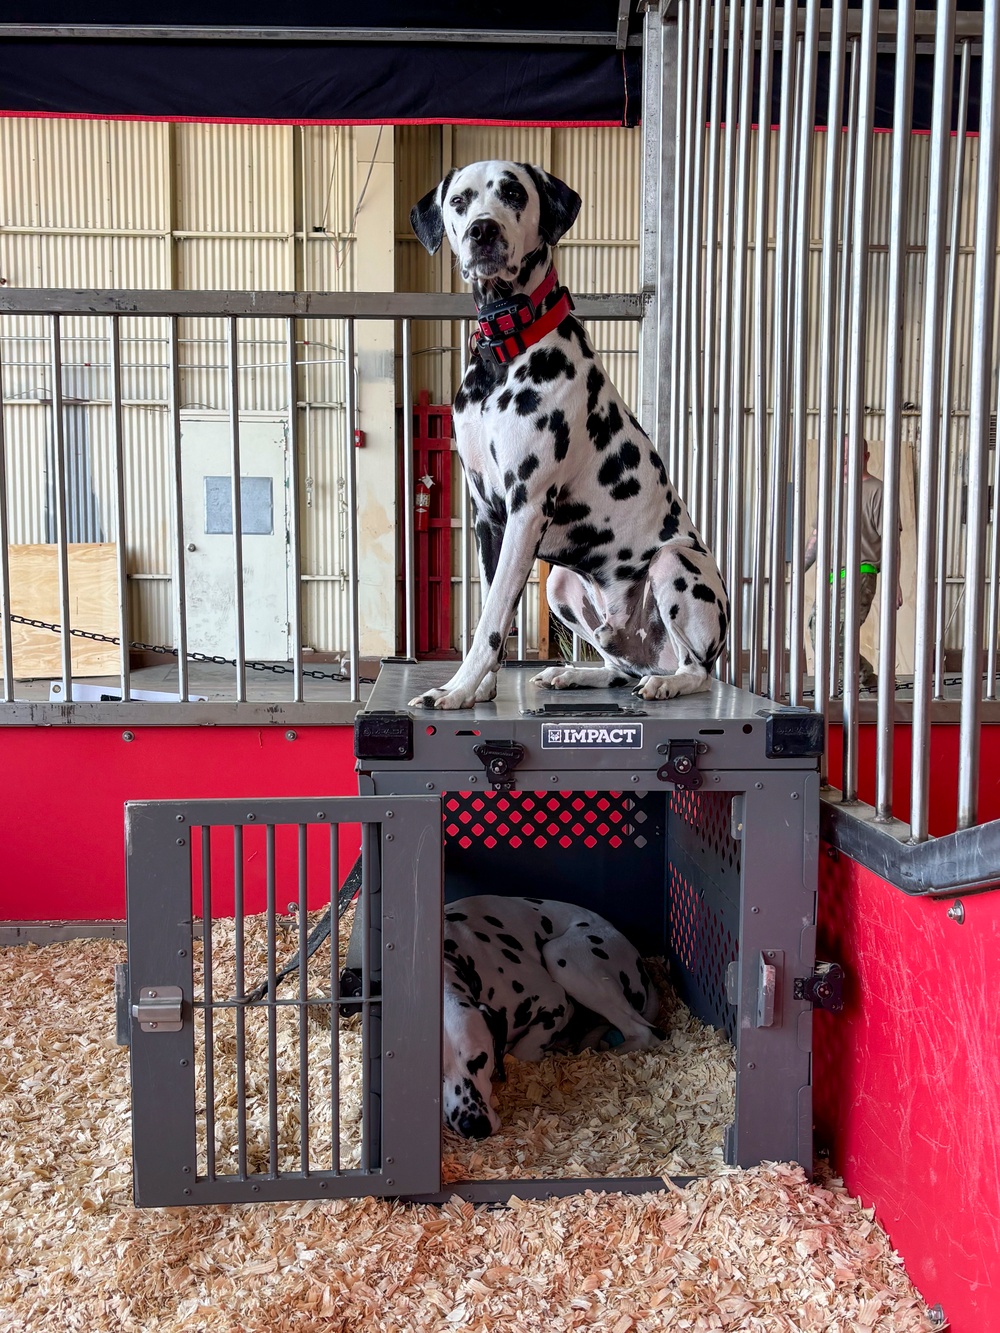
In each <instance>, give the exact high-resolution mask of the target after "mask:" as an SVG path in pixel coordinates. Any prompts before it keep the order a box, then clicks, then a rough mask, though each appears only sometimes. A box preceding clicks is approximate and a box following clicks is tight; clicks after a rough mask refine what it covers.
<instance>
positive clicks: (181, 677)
mask: <svg viewBox="0 0 1000 1333" xmlns="http://www.w3.org/2000/svg"><path fill="white" fill-rule="evenodd" d="M177 318H178V317H177V316H176V315H171V316H170V350H169V366H168V378H169V385H168V390H167V392H168V396H169V400H170V401H169V415H170V441H171V459H172V463H173V488H174V491H173V501H174V506H173V523H174V531H173V545H174V621H175V625H176V635H177V694H178V698H179V699H180V701H181V703H186V702H187V698H188V694H189V693H190V688H191V687H190V677H189V672H188V633H187V579H186V576H185V568H184V460H183V457H182V448H181V367H180V348H179V339H178V330H177Z"/></svg>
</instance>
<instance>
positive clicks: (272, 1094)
mask: <svg viewBox="0 0 1000 1333" xmlns="http://www.w3.org/2000/svg"><path fill="white" fill-rule="evenodd" d="M264 835H265V873H266V876H267V899H266V903H267V905H266V914H267V927H266V928H267V1161H268V1167H267V1174H268V1176H269V1177H270V1179H272V1180H274V1179H275V1178H276V1177H277V1175H278V1165H279V1163H278V992H277V988H276V985H275V978H276V976H277V972H278V946H277V912H278V904H277V877H276V874H275V856H274V841H275V839H274V825H273V824H268V825H267V826H266V828H265V830H264Z"/></svg>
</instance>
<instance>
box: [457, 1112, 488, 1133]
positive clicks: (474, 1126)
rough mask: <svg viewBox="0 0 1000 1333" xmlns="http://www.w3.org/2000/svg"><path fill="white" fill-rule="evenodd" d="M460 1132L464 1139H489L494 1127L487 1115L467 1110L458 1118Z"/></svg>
mask: <svg viewBox="0 0 1000 1333" xmlns="http://www.w3.org/2000/svg"><path fill="white" fill-rule="evenodd" d="M458 1132H459V1134H461V1135H462V1137H463V1138H464V1139H488V1138H489V1136H490V1134H492V1132H493V1128H492V1126H491V1125H490V1122H489V1118H488V1117H487V1116H485V1115H481V1114H477V1113H475V1112H472V1111H467V1112H466V1113H465V1115H462V1116H459V1118H458Z"/></svg>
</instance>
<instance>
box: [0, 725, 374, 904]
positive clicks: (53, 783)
mask: <svg viewBox="0 0 1000 1333" xmlns="http://www.w3.org/2000/svg"><path fill="white" fill-rule="evenodd" d="M134 734H135V740H133V741H123V740H122V728H120V727H117V728H113V729H112V728H109V727H23V728H22V727H5V728H4V729H3V732H2V735H0V797H2V803H0V820H2V828H3V833H2V857H0V921H58V920H70V921H101V920H122V919H123V918H124V916H125V836H124V831H125V822H124V821H125V816H124V809H125V802H126V801H142V800H188V799H195V798H199V797H212V798H215V797H228V796H246V797H265V796H356V795H357V792H358V784H357V778H356V776H355V773H354V752H353V751H354V745H353V732H352V730H351V728H349V727H300V728H297V739H296V740H294V741H289V740H286V739H285V728H283V727H270V728H260V729H258V728H254V727H138V728H135V731H134ZM218 837H219V841H220V846H219V848H217V849H214V852H215V855H214V857H213V861H214V862H215V863H216V864H217V865H218V868H219V875H220V883H222V887H223V888H224V883H223V881H224V869H223V866H224V852H223V850H222V841H223V839H222V835H218ZM287 841H288V840H287V839H286V838H281V839H280V840H279V845H278V854H279V857H285V858H287V857H290V856H291V855H292V854H293V853H292V850H291V849H290V846H286V843H287ZM253 851H254V847H253V843H252V839H251V842H250V843H249V844H248V857H249V856H252V854H253ZM356 851H357V837H356V836H355V837H354V838H353V840H352V838H351V836H350V835H349V834H348V833H347V831H346V830H345V837H344V839H343V840H342V845H341V848H340V863H341V869H342V871H343V872H344V873H346V870H348V869H350V866H351V864H352V863H353V860H354V856H355V855H356ZM310 852H311V862H312V865H313V867H314V870H312V871H311V872H310V880H311V882H312V883H313V885H314V888H313V889H312V898H313V901H312V902H311V903H310V906H313V905H315V899H316V895H317V894H318V893H319V892H320V881H321V879H322V869H321V863H322V852H321V849H320V847H319V845H318V844H317V845H316V848H315V851H313V850H312V844H311V845H310ZM263 859H264V858H263V853H262V849H261V855H260V856H259V857H257V858H256V859H255V860H253V861H252V862H250V864H251V865H252V866H253V867H254V868H259V866H261V865H263ZM294 874H295V871H294V869H293V870H292V877H291V880H290V882H292V883H294V882H295V879H294ZM324 887H325V891H326V893H327V894H328V893H329V882H328V879H327V882H326V884H325V886H324ZM248 888H249V891H250V897H249V899H248V903H247V910H249V911H259V910H261V908H262V907H263V900H262V893H263V890H262V880H261V877H260V875H258V874H256V873H251V874H250V875H249V877H248ZM285 906H286V904H285V903H284V902H282V903H280V904H279V907H280V908H281V909H282V910H284V908H285ZM214 910H216V911H217V912H220V913H221V912H223V911H224V910H225V903H224V902H223V901H222V900H221V899H220V900H219V901H218V902H217V904H216V907H215V909H214Z"/></svg>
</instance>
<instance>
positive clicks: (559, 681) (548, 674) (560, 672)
mask: <svg viewBox="0 0 1000 1333" xmlns="http://www.w3.org/2000/svg"><path fill="white" fill-rule="evenodd" d="M576 675H577V673H576V672H575V671H574V670H573V668H572V667H566V666H557V667H546V668H545V670H544V671H539V673H538V675H537V676H532V677H531V680H530V682H529V684H531V685H547V686H548V688H549V689H550V690H571V689H573V687H574V686H575V685H576V684H577V681H576V679H575V677H576Z"/></svg>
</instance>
